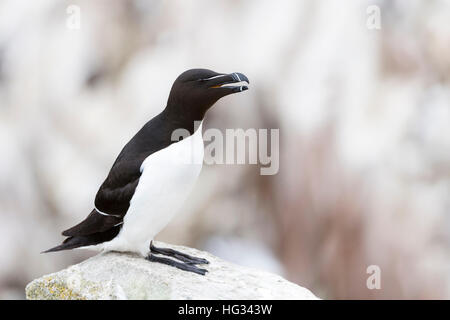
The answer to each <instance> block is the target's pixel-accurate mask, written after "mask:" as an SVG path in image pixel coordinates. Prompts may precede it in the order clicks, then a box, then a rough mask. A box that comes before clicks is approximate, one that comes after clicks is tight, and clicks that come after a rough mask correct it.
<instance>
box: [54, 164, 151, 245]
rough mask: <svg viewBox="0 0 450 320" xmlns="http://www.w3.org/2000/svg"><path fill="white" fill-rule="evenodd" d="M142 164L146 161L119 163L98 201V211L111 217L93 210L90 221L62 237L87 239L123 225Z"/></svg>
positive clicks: (85, 220) (98, 195)
mask: <svg viewBox="0 0 450 320" xmlns="http://www.w3.org/2000/svg"><path fill="white" fill-rule="evenodd" d="M144 159H145V158H144ZM142 161H143V159H135V160H131V161H130V160H129V161H119V162H116V163H115V164H114V165H113V167H112V168H111V171H110V173H109V175H108V177H107V178H106V180H105V182H103V184H102V185H101V187H100V189H99V190H98V192H97V195H96V197H95V207H96V208H97V209H98V210H100V211H101V212H102V213H106V214H108V215H107V216H106V215H104V214H101V213H99V212H98V211H97V210H96V209H93V210H92V212H91V213H90V214H89V215H88V216H87V218H86V219H84V220H83V221H82V222H80V223H79V224H77V225H76V226H74V227H72V228H70V229H68V230H65V231H63V233H62V234H63V235H64V236H67V237H70V236H87V235H90V234H93V233H98V232H104V231H107V230H109V229H111V228H113V227H115V226H117V225H118V224H120V223H121V222H122V221H123V217H124V216H125V214H126V213H127V210H128V208H129V206H130V200H131V198H132V197H133V194H134V191H135V190H136V187H137V185H138V183H139V178H140V176H141V172H140V166H141V163H142Z"/></svg>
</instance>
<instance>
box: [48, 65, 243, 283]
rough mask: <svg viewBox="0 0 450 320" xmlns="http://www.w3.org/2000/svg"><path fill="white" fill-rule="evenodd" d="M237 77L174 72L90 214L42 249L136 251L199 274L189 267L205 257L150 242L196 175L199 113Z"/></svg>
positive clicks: (234, 88) (239, 81)
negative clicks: (163, 100)
mask: <svg viewBox="0 0 450 320" xmlns="http://www.w3.org/2000/svg"><path fill="white" fill-rule="evenodd" d="M243 82H246V83H247V84H248V83H249V80H248V78H247V77H246V76H245V75H243V74H242V73H238V72H234V73H230V74H223V73H217V72H214V71H211V70H207V69H191V70H188V71H186V72H184V73H182V74H181V75H180V76H179V77H178V78H177V79H176V80H175V82H174V84H173V86H172V89H171V91H170V95H169V99H168V101H167V106H166V108H165V109H164V110H163V111H162V112H161V113H160V114H158V115H157V116H155V117H154V118H153V119H151V120H150V121H148V122H147V123H146V124H145V125H144V126H143V127H142V129H141V130H139V131H138V132H137V133H136V135H135V136H134V137H133V138H132V139H131V140H130V141H129V142H128V143H127V144H126V145H125V147H124V148H123V149H122V151H121V152H120V154H119V156H118V157H117V159H116V161H115V162H114V164H113V166H112V168H111V170H110V172H109V174H108V176H107V177H106V180H105V181H104V182H103V184H102V185H101V186H100V189H99V190H98V192H97V195H96V197H95V202H94V208H93V210H92V211H91V213H90V214H89V215H88V216H87V218H86V219H85V220H83V221H82V222H81V223H79V224H77V225H76V226H74V227H72V228H70V229H68V230H65V231H63V232H62V235H63V236H66V237H67V238H66V239H65V240H64V241H63V243H62V244H61V245H59V246H56V247H54V248H52V249H49V250H47V251H44V252H53V251H60V250H68V249H74V248H93V249H99V250H105V251H126V252H136V253H138V254H140V255H142V256H144V257H146V259H148V260H150V261H153V262H160V263H164V264H168V265H171V266H174V267H177V268H180V269H182V270H186V271H191V272H195V273H198V274H202V275H204V274H205V273H206V272H207V270H205V269H201V268H199V267H197V266H196V265H197V264H207V263H208V261H207V260H205V259H202V258H197V257H192V256H190V255H187V254H184V253H182V252H178V251H175V250H172V249H168V248H157V247H155V246H154V245H153V244H152V240H153V239H154V237H155V236H156V235H157V234H158V233H159V232H160V231H161V230H162V229H163V228H164V227H165V226H166V225H167V224H168V223H169V221H170V220H171V219H172V218H173V217H174V215H175V214H176V213H177V212H178V211H179V210H180V209H181V207H182V205H183V203H184V201H185V200H186V198H187V196H188V194H189V192H190V191H191V189H192V187H193V186H194V184H195V182H196V180H197V178H198V176H199V174H200V171H201V168H202V163H203V152H204V148H203V139H202V125H201V123H202V121H203V118H204V116H205V113H206V112H207V111H208V109H209V108H211V107H212V106H213V105H214V103H216V102H217V100H219V99H220V98H222V97H224V96H227V95H229V94H232V93H237V92H241V91H245V90H247V89H248V87H247V86H246V85H243ZM199 123H200V125H196V124H199ZM176 132H179V133H182V132H185V133H186V136H187V137H185V138H184V139H182V140H178V139H177V138H178V137H179V134H177V133H176ZM174 133H175V134H174ZM181 159H183V160H181ZM186 160H188V161H186ZM161 255H165V256H169V257H173V258H175V259H176V260H174V259H170V258H166V257H161Z"/></svg>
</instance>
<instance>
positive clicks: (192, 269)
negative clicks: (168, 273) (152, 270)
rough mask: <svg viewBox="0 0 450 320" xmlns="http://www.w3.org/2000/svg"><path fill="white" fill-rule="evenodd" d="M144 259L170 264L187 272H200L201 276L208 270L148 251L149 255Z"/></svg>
mask: <svg viewBox="0 0 450 320" xmlns="http://www.w3.org/2000/svg"><path fill="white" fill-rule="evenodd" d="M145 259H147V260H148V261H151V262H159V263H163V264H167V265H169V266H172V267H175V268H178V269H181V270H184V271H189V272H193V273H196V274H200V275H202V276H204V275H205V274H206V272H208V270H206V269H201V268H197V267H196V266H194V265H193V264H189V263H183V262H178V261H174V260H172V259H169V258H164V257H157V256H155V255H154V254H151V253H149V255H148V256H147V257H146V258H145Z"/></svg>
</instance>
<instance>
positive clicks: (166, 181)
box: [103, 125, 204, 255]
mask: <svg viewBox="0 0 450 320" xmlns="http://www.w3.org/2000/svg"><path fill="white" fill-rule="evenodd" d="M203 152H204V146H203V139H202V126H201V125H200V127H199V128H198V129H197V131H196V132H195V133H194V134H193V135H191V136H189V137H188V138H186V139H184V140H182V141H180V142H177V143H173V144H172V145H170V146H169V147H167V148H165V149H163V150H160V151H158V152H156V153H153V154H151V155H150V156H149V157H148V158H147V159H145V160H144V162H143V163H142V166H141V172H142V175H141V177H140V179H139V184H138V186H137V188H136V191H135V193H134V195H133V198H132V199H131V201H130V207H129V209H128V211H127V214H126V216H125V218H124V223H123V227H122V230H121V231H120V233H119V235H118V236H117V237H116V238H114V239H113V240H112V241H110V242H107V243H105V244H104V246H103V247H104V249H106V250H118V251H134V252H138V253H140V254H142V255H145V254H147V253H148V247H149V243H150V240H152V239H153V237H154V236H155V235H156V234H157V233H159V232H160V231H161V230H162V229H163V228H164V227H165V226H166V225H167V224H168V223H169V222H170V220H172V218H173V217H174V215H175V214H176V213H177V211H178V210H179V209H180V208H181V206H182V205H183V203H184V201H185V200H186V198H187V196H188V195H189V193H190V191H191V189H192V187H193V186H194V184H195V182H196V180H197V178H198V176H199V174H200V171H201V168H202V164H203Z"/></svg>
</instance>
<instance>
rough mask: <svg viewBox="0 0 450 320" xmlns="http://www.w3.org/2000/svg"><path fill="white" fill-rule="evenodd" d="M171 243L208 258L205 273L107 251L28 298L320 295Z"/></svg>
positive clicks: (36, 285)
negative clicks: (195, 272) (183, 269)
mask: <svg viewBox="0 0 450 320" xmlns="http://www.w3.org/2000/svg"><path fill="white" fill-rule="evenodd" d="M155 245H157V246H161V247H171V248H174V249H176V250H179V251H182V252H185V253H187V254H191V255H194V256H197V257H202V258H206V259H208V260H209V262H210V264H209V265H206V267H205V268H206V269H208V270H209V272H208V273H207V274H206V275H205V276H201V275H197V274H194V273H191V272H186V271H182V270H179V269H177V268H174V267H170V266H166V265H163V264H160V263H153V262H149V261H147V260H145V259H143V258H142V257H140V256H137V255H133V254H125V253H117V252H106V253H101V254H98V255H97V256H94V257H92V258H90V259H88V260H86V261H83V262H81V263H79V264H77V265H73V266H71V267H69V268H67V269H64V270H62V271H59V272H56V273H52V274H49V275H45V276H43V277H41V278H39V279H36V280H34V281H32V282H31V283H29V284H28V285H27V287H26V297H27V299H317V297H316V296H314V294H312V293H311V292H310V291H309V290H308V289H305V288H302V287H300V286H298V285H296V284H294V283H292V282H289V281H287V280H285V279H283V278H281V277H280V276H277V275H274V274H271V273H268V272H264V271H259V270H255V269H251V268H246V267H241V266H238V265H235V264H231V263H229V262H226V261H223V260H221V259H219V258H217V257H215V256H213V255H211V254H209V253H207V252H203V251H199V250H196V249H192V248H187V247H181V246H174V245H168V244H163V243H157V244H155Z"/></svg>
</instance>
